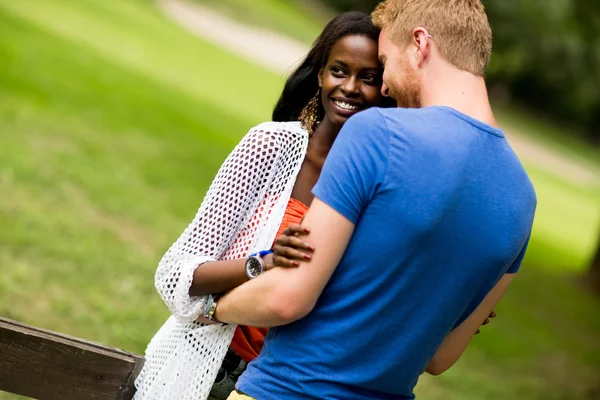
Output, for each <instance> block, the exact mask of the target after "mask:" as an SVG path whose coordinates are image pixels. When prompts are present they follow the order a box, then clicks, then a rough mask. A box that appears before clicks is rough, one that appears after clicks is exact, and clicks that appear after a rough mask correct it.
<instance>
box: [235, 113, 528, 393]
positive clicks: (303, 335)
mask: <svg viewBox="0 0 600 400" xmlns="http://www.w3.org/2000/svg"><path fill="white" fill-rule="evenodd" d="M314 193H315V195H316V196H317V197H318V198H319V199H321V200H322V201H324V202H325V203H327V204H328V205H329V206H331V207H332V208H334V209H335V210H336V211H338V212H339V213H341V214H342V215H344V216H345V217H346V218H348V219H349V220H350V221H352V222H353V223H355V225H356V229H355V232H354V234H353V236H352V239H351V241H350V243H349V246H348V248H347V251H346V253H345V255H344V258H343V259H342V261H341V262H340V264H339V266H338V267H337V269H336V271H335V273H334V275H333V277H332V278H331V280H330V282H329V284H328V285H327V287H326V289H325V290H324V292H323V293H322V295H321V297H320V299H319V301H318V303H317V305H316V307H315V309H314V310H313V312H312V313H311V314H309V315H308V316H307V317H306V318H304V319H301V320H299V321H297V322H295V323H293V324H290V325H287V326H283V327H280V328H274V329H272V330H271V331H270V333H269V335H268V337H267V340H266V342H265V349H264V350H263V353H261V356H260V357H259V358H258V359H257V360H256V361H255V362H253V363H251V364H250V366H249V369H248V371H247V372H246V373H245V374H244V376H243V377H242V379H241V380H240V386H239V387H240V389H241V390H242V391H243V392H246V393H248V394H249V395H251V396H253V397H256V398H258V399H261V400H266V399H281V398H285V399H293V398H298V399H305V398H311V397H313V398H319V399H349V398H352V399H359V398H364V399H385V398H394V399H398V398H412V389H413V387H414V385H415V384H416V381H417V379H418V376H419V375H420V374H421V373H422V372H423V371H424V369H425V367H426V365H427V363H428V361H429V360H430V358H431V357H432V356H433V354H434V353H435V351H436V349H437V347H438V346H439V344H440V343H441V342H442V340H443V339H444V337H445V336H446V335H447V334H448V333H449V331H450V330H451V329H452V328H453V327H455V326H457V325H458V324H460V323H461V322H462V321H463V320H464V319H465V318H466V317H468V315H469V314H470V313H471V312H472V311H473V310H474V309H475V308H476V307H477V305H478V304H479V302H480V301H481V300H482V299H483V298H484V297H485V295H486V294H487V293H488V291H489V290H490V289H491V288H492V287H493V286H494V285H495V283H496V282H497V281H498V279H499V278H500V277H501V276H502V275H503V274H504V273H507V272H516V269H518V266H519V265H520V262H521V260H522V255H523V254H524V250H525V248H526V243H527V240H528V237H529V234H530V229H531V223H532V219H533V213H534V209H535V193H534V191H533V187H532V185H531V183H530V181H529V179H528V178H527V175H526V173H525V172H524V170H523V168H522V167H521V164H520V163H519V161H518V159H517V158H516V156H515V155H514V153H513V152H512V150H511V149H510V146H509V145H508V143H507V142H506V139H505V138H504V136H503V134H502V132H501V131H499V130H497V129H494V128H492V127H490V126H488V125H485V124H483V123H481V122H478V121H475V120H473V119H471V118H469V117H467V116H465V115H463V114H460V113H458V112H457V111H455V110H452V109H450V108H445V107H428V108H425V109H421V110H403V109H393V110H389V109H388V110H375V109H373V110H369V111H366V112H363V113H361V114H359V115H357V116H355V117H353V118H352V119H351V120H350V121H349V122H348V123H347V124H346V126H345V127H344V129H343V131H342V133H340V137H339V138H338V141H337V142H336V144H335V145H334V147H333V149H332V150H331V153H330V155H329V157H328V160H327V162H326V166H325V168H324V170H323V173H322V176H321V179H320V180H319V183H318V184H317V186H316V187H315V189H314ZM317 251H318V249H317ZM259 382H260V384H259V385H257V383H259Z"/></svg>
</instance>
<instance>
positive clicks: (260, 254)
mask: <svg viewBox="0 0 600 400" xmlns="http://www.w3.org/2000/svg"><path fill="white" fill-rule="evenodd" d="M269 254H273V250H263V251H259V252H256V253H254V254H250V255H249V256H248V257H260V258H263V257H264V256H266V255H269Z"/></svg>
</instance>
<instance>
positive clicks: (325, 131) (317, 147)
mask: <svg viewBox="0 0 600 400" xmlns="http://www.w3.org/2000/svg"><path fill="white" fill-rule="evenodd" d="M340 129H341V126H337V125H334V124H332V123H331V121H330V120H328V119H327V118H323V121H322V122H321V123H320V124H319V125H317V128H316V129H315V131H314V132H313V135H312V137H311V138H310V144H309V150H311V151H314V152H315V153H316V154H317V155H320V156H323V157H327V154H328V153H329V150H331V146H333V142H334V141H335V138H337V135H338V133H340Z"/></svg>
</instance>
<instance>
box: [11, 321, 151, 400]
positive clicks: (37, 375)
mask: <svg viewBox="0 0 600 400" xmlns="http://www.w3.org/2000/svg"><path fill="white" fill-rule="evenodd" d="M143 363H144V359H143V357H142V356H139V355H136V354H132V353H128V352H125V351H122V350H119V349H115V348H111V347H108V346H104V345H101V344H97V343H92V342H88V341H85V340H83V339H78V338H74V337H70V336H67V335H63V334H59V333H56V332H51V331H48V330H45V329H40V328H35V327H31V326H28V325H25V324H22V323H19V322H16V321H11V320H8V319H4V318H0V391H6V392H11V393H15V394H19V395H23V396H28V397H33V398H36V399H41V400H67V399H68V400H80V399H81V400H85V399H98V400H100V399H101V400H104V399H106V400H109V399H110V400H116V399H118V400H129V399H131V398H132V397H133V394H134V392H135V389H134V386H133V382H134V380H135V378H136V376H137V375H138V373H139V372H140V370H141V368H142V365H143Z"/></svg>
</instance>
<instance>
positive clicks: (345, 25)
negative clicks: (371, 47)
mask: <svg viewBox="0 0 600 400" xmlns="http://www.w3.org/2000/svg"><path fill="white" fill-rule="evenodd" d="M379 32H380V30H379V28H378V27H376V26H375V25H373V22H372V21H371V17H370V16H369V15H367V14H365V13H362V12H357V11H349V12H345V13H342V14H340V15H338V16H337V17H335V18H334V19H332V20H331V21H330V22H329V23H328V24H327V26H325V29H323V32H321V34H320V35H319V37H318V38H317V40H315V42H314V44H313V47H312V49H310V51H309V52H308V55H307V56H306V58H305V59H304V61H302V64H300V66H299V67H298V68H297V69H296V71H294V73H293V74H292V75H291V76H290V77H289V78H288V79H287V81H286V82H285V86H284V88H283V92H282V93H281V97H279V100H278V101H277V104H276V105H275V108H274V109H273V121H278V122H286V121H297V120H298V119H299V117H300V112H302V109H303V108H304V107H305V106H306V104H308V102H309V100H310V99H312V98H313V97H314V95H315V94H316V93H317V91H318V90H319V78H318V75H319V71H320V70H321V69H322V68H323V67H324V66H325V65H326V64H327V60H328V59H329V53H330V52H331V49H332V48H333V46H334V45H335V43H336V42H337V41H338V40H340V39H342V38H344V37H346V36H350V35H361V36H366V37H368V38H371V39H373V40H374V41H375V42H376V43H377V41H378V40H379ZM324 114H325V110H324V109H323V104H322V103H321V99H319V114H318V120H321V119H323V116H324Z"/></svg>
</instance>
